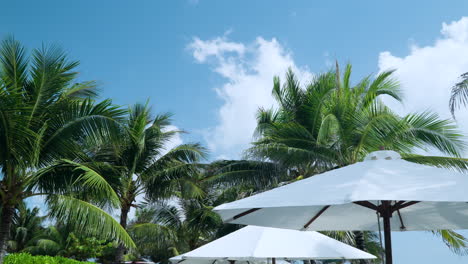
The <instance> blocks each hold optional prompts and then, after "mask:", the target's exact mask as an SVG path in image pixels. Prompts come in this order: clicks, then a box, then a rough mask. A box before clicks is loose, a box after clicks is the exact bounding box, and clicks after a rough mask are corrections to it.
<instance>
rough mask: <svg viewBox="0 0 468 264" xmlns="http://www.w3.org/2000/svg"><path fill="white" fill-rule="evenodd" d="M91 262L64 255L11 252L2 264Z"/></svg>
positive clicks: (84, 263) (82, 263)
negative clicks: (35, 254)
mask: <svg viewBox="0 0 468 264" xmlns="http://www.w3.org/2000/svg"><path fill="white" fill-rule="evenodd" d="M86 263H91V262H81V261H78V260H74V259H69V258H64V257H51V256H31V255H30V254H27V253H19V254H11V255H8V256H6V257H5V262H4V264H86Z"/></svg>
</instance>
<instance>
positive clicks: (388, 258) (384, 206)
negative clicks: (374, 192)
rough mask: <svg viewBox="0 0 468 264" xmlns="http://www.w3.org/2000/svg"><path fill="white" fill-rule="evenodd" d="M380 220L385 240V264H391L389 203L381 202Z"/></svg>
mask: <svg viewBox="0 0 468 264" xmlns="http://www.w3.org/2000/svg"><path fill="white" fill-rule="evenodd" d="M382 209H383V210H382V218H383V229H384V239H385V264H393V259H392V227H391V225H390V218H391V217H392V209H391V204H390V202H389V201H382Z"/></svg>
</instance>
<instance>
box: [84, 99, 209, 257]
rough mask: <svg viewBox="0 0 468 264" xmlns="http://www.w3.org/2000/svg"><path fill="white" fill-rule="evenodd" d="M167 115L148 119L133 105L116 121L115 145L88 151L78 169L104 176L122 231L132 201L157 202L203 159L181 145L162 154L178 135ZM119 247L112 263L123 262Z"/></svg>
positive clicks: (194, 148) (196, 148)
mask: <svg viewBox="0 0 468 264" xmlns="http://www.w3.org/2000/svg"><path fill="white" fill-rule="evenodd" d="M170 124H171V120H170V115H169V114H161V115H157V116H155V117H152V115H151V111H150V108H149V107H148V105H142V104H136V105H134V106H133V107H131V108H130V109H129V115H128V118H127V119H126V120H125V121H123V122H122V126H121V128H120V130H119V132H118V135H117V138H118V141H115V140H112V139H109V140H108V141H107V142H105V143H104V144H101V145H96V147H95V148H94V149H91V151H90V153H91V154H90V162H89V163H88V164H87V165H86V167H82V169H84V170H87V171H88V172H90V173H97V174H100V175H104V176H103V177H105V178H106V179H107V180H108V183H109V184H110V185H111V186H112V192H115V194H116V195H117V197H118V199H119V210H120V225H121V227H122V228H123V229H126V228H127V224H128V214H129V212H130V210H131V209H132V208H136V207H138V205H137V203H136V202H137V201H136V200H137V197H142V198H145V199H147V200H149V201H157V200H159V199H162V198H167V197H170V196H171V195H173V193H174V188H173V186H175V182H177V181H178V180H179V179H180V178H181V177H183V176H184V175H186V174H189V173H190V171H192V170H194V169H195V167H196V163H197V162H198V161H200V160H201V159H204V157H205V155H206V153H205V152H206V151H205V149H204V148H203V147H202V146H201V145H200V144H197V143H195V144H182V145H179V146H175V147H174V148H172V149H166V146H167V144H168V143H169V142H170V140H171V139H172V138H173V136H175V135H176V134H178V133H181V132H182V131H178V130H171V126H170ZM125 249H126V247H125V245H124V244H123V243H121V244H120V246H119V248H118V250H117V253H116V262H121V261H122V260H123V255H124V253H125Z"/></svg>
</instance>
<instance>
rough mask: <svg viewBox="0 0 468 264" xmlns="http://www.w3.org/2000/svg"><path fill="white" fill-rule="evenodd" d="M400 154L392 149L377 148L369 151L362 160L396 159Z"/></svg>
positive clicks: (399, 157)
mask: <svg viewBox="0 0 468 264" xmlns="http://www.w3.org/2000/svg"><path fill="white" fill-rule="evenodd" d="M397 159H401V156H400V154H398V152H396V151H393V150H379V151H374V152H371V153H369V154H368V155H367V156H366V158H365V159H364V160H397Z"/></svg>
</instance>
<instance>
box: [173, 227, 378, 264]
mask: <svg viewBox="0 0 468 264" xmlns="http://www.w3.org/2000/svg"><path fill="white" fill-rule="evenodd" d="M374 258H375V256H373V255H371V254H369V253H366V252H364V251H361V250H359V249H357V248H353V247H351V246H349V245H347V244H344V243H342V242H339V241H337V240H335V239H332V238H330V237H327V236H325V235H322V234H320V233H317V232H313V231H309V232H300V231H296V230H287V229H278V228H269V227H259V226H247V227H244V228H242V229H240V230H237V231H235V232H232V233H230V234H228V235H226V236H224V237H221V238H219V239H217V240H215V241H213V242H211V243H208V244H206V245H204V246H201V247H199V248H197V249H195V250H193V251H190V252H187V253H185V254H182V255H180V256H177V257H174V258H172V259H171V261H172V262H173V263H174V262H175V263H179V262H180V261H181V260H187V264H213V263H214V261H215V260H229V261H231V262H232V261H248V262H252V261H253V262H259V261H266V260H269V259H272V260H273V262H275V261H276V259H283V260H285V259H287V260H294V259H297V260H307V259H374Z"/></svg>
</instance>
